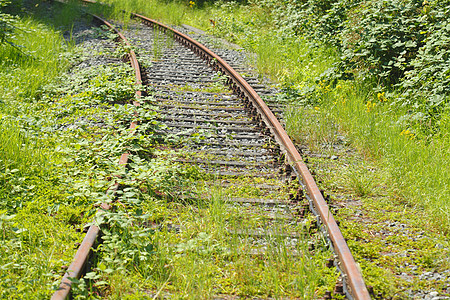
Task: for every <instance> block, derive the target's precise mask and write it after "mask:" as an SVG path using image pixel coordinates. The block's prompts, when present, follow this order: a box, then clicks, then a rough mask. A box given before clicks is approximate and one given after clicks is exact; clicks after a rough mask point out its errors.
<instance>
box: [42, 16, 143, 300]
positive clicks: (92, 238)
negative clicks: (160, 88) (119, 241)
mask: <svg viewBox="0 0 450 300" xmlns="http://www.w3.org/2000/svg"><path fill="white" fill-rule="evenodd" d="M92 16H93V17H94V19H96V20H97V21H98V22H100V23H103V24H104V25H106V26H108V27H109V28H110V29H111V30H113V31H114V32H115V33H116V34H117V35H118V36H119V39H120V41H121V42H122V43H124V44H125V45H126V46H128V47H131V45H130V43H129V42H128V40H127V39H126V38H125V36H124V35H123V34H122V33H121V32H120V31H119V30H117V28H115V27H114V26H113V25H112V24H110V23H109V22H107V21H106V20H104V19H102V18H100V17H99V16H96V15H92ZM127 56H128V60H129V61H130V64H131V66H132V67H133V69H134V72H135V77H136V85H141V84H142V77H141V69H140V66H139V63H138V61H137V58H136V54H135V52H134V51H133V50H131V49H130V50H129V51H128V55H127ZM141 96H142V91H140V90H137V91H136V93H135V98H136V99H135V100H133V105H134V106H136V107H138V106H140V103H139V101H138V100H139V99H140V98H141ZM137 125H138V123H137V121H132V122H131V124H130V127H129V129H130V130H132V131H134V130H135V129H136V126H137ZM129 155H130V154H129V153H123V154H122V155H121V157H120V159H119V165H126V164H127V163H128V156H129ZM118 188H119V183H118V182H115V183H114V184H113V185H112V186H111V187H110V188H109V189H108V191H107V193H114V192H116V191H117V189H118ZM100 208H101V209H102V210H108V209H109V208H110V206H109V204H107V203H103V204H101V206H100ZM99 234H100V228H99V227H98V226H97V225H95V224H93V225H91V226H90V227H89V230H88V232H87V233H86V235H85V237H84V239H83V241H82V242H81V245H80V247H79V248H78V250H77V252H76V254H75V256H74V259H73V261H72V263H71V264H70V266H69V268H68V269H67V271H66V272H65V274H64V276H63V278H62V280H61V284H60V285H59V288H58V289H57V290H56V291H55V293H54V294H53V295H52V297H51V299H52V300H64V299H66V298H67V297H68V296H69V294H70V290H71V288H72V280H71V279H72V278H76V279H79V278H80V277H81V276H82V275H83V271H85V267H86V264H87V262H88V260H89V257H90V255H91V254H92V251H91V250H92V248H93V247H94V245H95V242H96V240H97V238H98V236H99Z"/></svg>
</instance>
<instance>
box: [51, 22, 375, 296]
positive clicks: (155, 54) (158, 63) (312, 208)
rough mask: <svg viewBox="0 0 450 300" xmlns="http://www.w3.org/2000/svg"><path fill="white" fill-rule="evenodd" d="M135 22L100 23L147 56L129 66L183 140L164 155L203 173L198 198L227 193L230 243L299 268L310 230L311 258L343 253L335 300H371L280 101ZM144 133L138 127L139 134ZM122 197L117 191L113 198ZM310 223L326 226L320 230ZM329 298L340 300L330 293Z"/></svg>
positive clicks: (85, 254) (201, 50)
mask: <svg viewBox="0 0 450 300" xmlns="http://www.w3.org/2000/svg"><path fill="white" fill-rule="evenodd" d="M133 18H134V19H136V20H138V21H139V22H140V23H139V22H136V23H131V24H128V25H127V26H126V27H125V30H124V31H123V33H120V32H119V31H118V30H117V29H115V28H116V27H114V26H113V25H111V24H110V23H108V22H106V21H105V20H103V19H101V18H99V17H96V20H97V21H98V22H101V23H103V24H105V25H107V26H109V27H110V28H112V29H113V30H114V31H115V32H116V33H117V34H118V35H119V36H120V38H121V40H122V43H126V44H127V43H129V42H128V41H127V38H128V40H129V41H131V44H132V45H134V46H135V47H137V49H139V50H138V53H139V60H141V61H142V62H143V63H144V64H143V65H144V66H145V67H139V64H138V59H137V58H136V55H135V53H134V52H133V51H130V52H129V56H128V58H129V60H130V62H131V64H132V66H133V67H134V69H135V70H136V82H137V83H138V84H140V83H143V84H144V85H145V86H146V87H147V90H148V91H149V94H151V95H153V99H154V100H147V101H153V102H154V104H155V105H157V106H159V108H160V122H162V123H164V124H165V125H166V126H167V128H166V129H165V131H164V132H162V133H164V134H166V135H172V136H174V137H176V138H177V139H176V140H177V142H176V144H175V145H171V147H170V148H171V149H170V151H167V152H166V154H164V155H166V156H167V159H168V160H171V161H174V162H177V163H179V164H181V165H182V166H185V167H186V168H191V167H193V168H196V169H197V171H198V172H199V174H200V175H199V177H200V180H198V182H197V184H196V186H195V187H193V191H195V192H196V193H197V195H200V196H201V197H202V198H203V199H204V200H205V201H208V199H210V198H212V197H214V194H213V193H212V191H220V194H221V195H223V197H224V198H225V206H224V207H225V208H226V209H227V210H229V212H230V217H229V218H228V219H227V224H228V225H229V226H227V229H226V231H225V234H226V235H227V236H229V237H231V238H233V239H234V240H235V241H237V242H236V243H237V245H238V246H239V249H243V250H240V251H242V252H244V253H243V255H247V256H251V257H255V259H258V257H263V258H264V257H268V256H270V255H274V254H275V255H276V251H274V250H273V249H280V247H281V248H282V249H283V251H284V252H286V253H288V255H289V256H291V257H294V258H295V257H298V256H302V255H304V254H305V252H303V251H299V248H300V247H301V246H300V245H301V241H302V240H304V238H305V237H304V232H305V228H306V230H309V231H310V234H309V237H308V238H309V250H310V251H313V250H314V248H315V247H318V246H319V244H321V243H322V240H323V239H324V237H325V239H326V240H327V241H328V243H329V246H331V247H332V248H333V249H334V252H335V254H336V255H335V259H331V260H330V261H329V262H328V265H329V266H333V265H334V266H335V267H336V268H337V269H338V270H339V271H340V272H341V274H342V276H341V279H340V280H339V281H338V283H337V284H336V288H335V293H337V294H343V295H346V296H347V298H350V299H370V296H369V294H368V292H367V289H366V287H365V285H364V281H363V279H362V276H361V274H360V272H359V270H358V267H357V265H356V263H355V261H354V260H353V257H352V255H351V253H350V250H349V249H348V246H347V245H346V243H345V240H344V238H343V237H342V234H341V233H340V231H339V228H338V226H337V224H336V222H335V220H334V218H333V216H332V214H331V213H330V211H329V209H328V206H327V204H326V201H325V199H324V197H323V195H322V193H321V192H320V191H319V189H318V188H317V186H316V184H315V182H314V179H313V178H312V176H311V174H310V173H309V171H308V170H307V168H306V166H305V164H304V163H303V161H302V159H301V157H300V154H299V153H298V151H297V149H296V148H295V146H294V145H293V143H292V142H291V140H290V139H289V137H288V136H287V134H286V132H285V131H284V129H283V126H282V125H281V123H282V121H281V123H280V121H279V120H278V119H281V120H282V110H283V107H282V106H279V105H278V103H277V102H276V101H273V102H269V106H268V105H267V104H266V103H265V102H264V101H263V100H262V99H261V98H260V97H259V96H258V94H257V93H256V92H255V90H254V89H253V88H252V86H251V85H250V84H249V83H248V82H251V83H252V84H253V85H254V86H255V87H257V90H258V91H259V92H262V93H263V94H266V95H268V96H270V95H271V91H266V90H265V88H264V85H260V83H259V82H258V79H257V78H252V77H251V76H250V77H249V76H247V77H248V82H247V81H245V80H244V79H243V78H242V77H241V76H240V75H239V74H238V73H237V72H236V71H235V70H234V69H233V68H231V67H230V65H229V64H228V63H227V62H226V61H225V60H223V59H222V58H220V57H218V56H217V55H216V54H214V53H213V52H212V51H211V50H209V49H208V48H206V47H205V46H203V45H202V44H200V43H198V42H196V41H195V40H193V39H192V38H190V37H189V36H187V35H185V34H183V33H181V32H179V31H176V30H172V29H171V28H169V27H167V26H165V25H163V24H161V23H159V22H156V21H153V20H151V19H148V18H146V17H144V16H140V15H137V14H134V15H133ZM117 26H119V25H117ZM125 37H127V38H125ZM128 46H130V44H128ZM140 71H143V75H142V76H141V73H140ZM141 96H142V94H141V92H138V93H137V94H136V99H135V100H134V105H136V106H139V105H140V103H139V101H140V100H139V99H140V97H141ZM273 112H274V113H275V114H276V115H277V117H278V118H277V117H276V116H275V115H274V113H273ZM137 125H138V124H137V123H136V122H132V123H131V124H130V129H131V130H133V129H134V128H136V126H137ZM128 155H129V153H123V155H122V157H121V158H120V161H119V164H121V165H126V164H127V163H128ZM119 188H120V187H119V184H118V183H117V184H114V185H113V186H112V187H111V188H110V191H109V192H114V191H115V190H117V189H119ZM102 209H108V205H107V204H105V205H103V206H102ZM311 212H312V215H310V213H311ZM308 215H310V216H309V217H308ZM311 216H312V217H311ZM311 220H315V221H317V225H318V226H317V229H314V227H315V226H316V224H315V221H314V222H312V223H311ZM177 228H178V229H177V230H183V228H182V227H177ZM99 234H100V230H99V228H98V227H97V226H95V225H92V226H91V227H90V228H89V231H88V232H87V235H86V238H85V239H84V240H83V243H82V244H81V246H80V248H79V250H78V252H77V254H76V256H75V258H74V261H73V263H72V265H71V266H70V267H69V268H68V272H67V273H66V274H65V276H64V278H63V280H62V283H61V285H60V287H59V289H58V290H57V291H56V293H55V294H54V295H53V297H52V299H65V298H66V297H67V296H68V295H69V293H70V289H71V286H72V281H71V280H69V278H79V277H81V276H83V270H84V269H85V267H86V262H87V261H88V259H89V256H90V255H92V251H91V248H92V246H93V245H94V243H95V241H96V240H97V238H98V235H99ZM155 296H158V295H155ZM161 296H163V295H161ZM168 297H169V298H170V295H169V296H168ZM217 297H218V299H228V298H227V296H226V295H220V296H219V295H218V296H217ZM325 298H331V292H328V293H326V294H325Z"/></svg>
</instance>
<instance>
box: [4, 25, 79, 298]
mask: <svg viewBox="0 0 450 300" xmlns="http://www.w3.org/2000/svg"><path fill="white" fill-rule="evenodd" d="M58 20H61V19H58ZM12 24H13V25H14V26H15V27H16V29H15V30H14V31H13V32H12V34H11V37H8V38H9V41H10V42H13V43H14V44H16V45H20V46H18V47H13V46H11V45H9V44H0V95H1V97H0V140H1V143H0V157H1V159H0V195H1V196H0V219H1V223H0V224H1V232H2V234H1V239H2V242H1V247H0V265H1V266H2V267H1V270H0V277H2V278H3V279H2V284H1V288H0V290H1V292H0V295H1V297H2V298H9V297H12V295H21V296H22V297H31V295H33V297H45V296H44V295H48V291H49V290H51V288H52V284H53V281H54V280H55V279H56V278H57V277H59V274H58V273H55V271H59V270H57V269H55V265H61V262H63V263H62V264H64V262H67V261H70V259H71V256H72V255H73V254H74V250H73V244H74V243H75V242H77V241H79V239H80V234H79V233H77V232H75V231H74V230H73V229H72V226H71V225H70V224H69V222H67V217H68V216H69V215H71V212H70V209H69V210H66V209H63V208H62V209H61V210H60V214H59V216H57V217H54V216H52V215H53V214H54V213H55V212H56V211H57V210H58V209H57V203H58V202H60V201H61V200H64V198H65V197H66V196H67V192H66V191H65V190H64V187H62V186H57V182H58V181H59V180H58V177H59V176H60V174H58V172H57V171H56V169H55V167H56V165H57V164H58V163H59V162H60V161H59V158H58V157H57V156H56V155H54V154H53V153H52V152H53V151H52V147H53V144H52V143H51V141H49V140H48V136H45V135H46V134H45V133H44V132H42V135H36V134H35V132H32V131H29V130H28V128H29V127H33V128H39V127H40V126H41V123H42V122H41V120H40V117H39V116H38V115H34V113H33V111H34V109H35V108H36V105H35V103H33V100H31V99H33V97H35V96H36V95H37V93H38V90H39V88H40V87H42V86H43V85H45V84H47V83H49V82H50V81H51V80H53V79H54V78H55V77H57V76H58V75H59V74H60V73H61V72H64V71H65V70H66V69H67V67H68V65H69V62H68V61H67V59H65V58H64V55H65V54H66V53H67V52H68V51H69V49H70V48H71V45H70V44H68V43H67V42H66V41H64V39H63V38H62V36H61V34H60V33H59V32H58V31H57V30H55V29H54V28H51V27H48V26H46V25H44V24H42V23H41V22H39V21H36V20H34V19H33V18H31V17H20V18H18V19H17V20H16V21H14V22H13V23H12Z"/></svg>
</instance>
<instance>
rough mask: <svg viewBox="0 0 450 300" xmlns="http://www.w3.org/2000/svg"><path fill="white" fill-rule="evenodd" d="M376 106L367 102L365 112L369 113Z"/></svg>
mask: <svg viewBox="0 0 450 300" xmlns="http://www.w3.org/2000/svg"><path fill="white" fill-rule="evenodd" d="M376 105H377V104H376V103H375V102H372V101H367V103H366V111H367V112H370V111H371V110H373V109H374V108H375V106H376Z"/></svg>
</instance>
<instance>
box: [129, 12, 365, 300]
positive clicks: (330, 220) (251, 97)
mask: <svg viewBox="0 0 450 300" xmlns="http://www.w3.org/2000/svg"><path fill="white" fill-rule="evenodd" d="M131 15H132V17H135V18H139V19H141V21H142V22H143V23H145V24H147V25H150V26H158V27H159V28H161V29H162V30H163V31H164V32H166V31H170V32H172V33H173V34H174V37H175V39H176V40H178V41H179V42H180V43H181V44H183V45H185V46H187V47H188V48H190V49H191V50H192V51H194V52H195V53H196V54H197V55H199V56H200V57H202V58H203V59H205V60H207V61H208V62H209V63H210V64H211V65H212V67H213V69H214V70H216V71H219V70H220V71H221V72H222V73H224V74H226V75H227V76H228V78H229V79H228V81H227V83H228V84H230V85H231V88H232V89H233V91H234V92H236V93H237V94H238V95H239V96H241V97H242V98H243V99H244V101H246V102H247V103H249V104H252V105H253V107H254V108H255V109H256V110H257V111H258V112H259V117H260V118H261V119H260V120H261V121H262V122H263V123H264V124H262V125H265V126H266V127H267V128H268V129H270V131H271V132H272V133H273V134H274V136H275V139H276V140H277V141H278V143H279V144H280V145H281V146H282V148H283V150H284V152H285V153H286V154H287V157H288V160H289V162H290V164H291V165H292V167H293V169H294V170H295V171H296V172H297V174H299V175H300V176H301V178H302V180H303V184H304V186H306V189H307V192H308V194H309V197H310V198H311V200H312V204H313V206H314V208H315V210H316V211H317V212H318V215H319V216H320V221H321V222H322V223H323V224H324V225H325V228H326V231H327V234H328V236H329V238H330V240H331V242H332V246H333V247H334V250H335V252H336V254H337V256H338V258H339V264H340V269H341V270H342V271H343V273H344V274H345V277H346V281H347V282H348V286H349V288H350V290H349V293H350V295H351V296H352V297H353V298H354V299H358V300H366V299H370V295H369V292H368V290H367V287H366V285H365V283H364V280H363V277H362V274H361V272H360V270H359V268H358V265H357V264H356V262H355V260H354V258H353V256H352V254H351V252H350V249H349V247H348V245H347V243H346V241H345V239H344V237H343V235H342V233H341V231H340V229H339V227H338V225H337V223H336V220H335V219H334V217H333V215H332V214H331V212H330V210H329V208H328V204H327V203H326V201H325V199H324V198H323V195H322V193H321V192H320V190H319V188H318V186H317V184H316V182H315V181H314V178H313V177H312V175H311V173H310V172H309V170H308V167H307V166H306V164H305V163H304V162H303V159H302V157H301V156H300V153H298V151H297V149H296V148H295V146H294V144H293V142H292V141H291V139H290V138H289V136H288V134H287V133H286V131H285V130H284V128H283V126H282V125H281V124H280V122H279V121H278V120H277V118H276V117H275V116H274V114H273V113H272V112H271V110H270V109H269V107H268V106H267V105H266V103H265V102H264V101H263V100H262V99H261V97H259V95H258V94H257V93H256V92H255V90H254V89H253V88H252V87H251V86H250V85H249V84H248V83H247V82H246V81H245V80H244V79H243V78H242V76H241V75H239V73H237V72H236V71H235V70H234V69H233V68H232V67H231V66H230V65H229V64H228V63H226V62H225V61H224V60H223V59H222V58H220V57H219V56H218V55H216V54H215V53H214V52H212V51H211V50H209V49H208V48H206V47H205V46H204V45H202V44H200V43H199V42H197V41H196V40H194V39H192V38H191V37H189V36H187V35H185V34H183V33H181V32H179V31H177V30H175V29H173V28H171V27H169V26H167V25H164V24H162V23H160V22H158V21H155V20H152V19H150V18H147V17H145V16H142V15H139V14H135V13H132V14H131Z"/></svg>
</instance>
